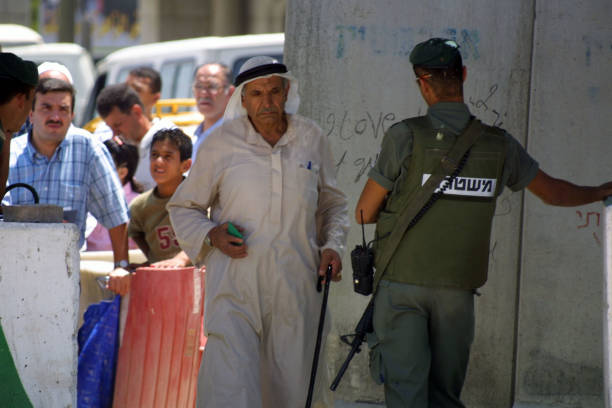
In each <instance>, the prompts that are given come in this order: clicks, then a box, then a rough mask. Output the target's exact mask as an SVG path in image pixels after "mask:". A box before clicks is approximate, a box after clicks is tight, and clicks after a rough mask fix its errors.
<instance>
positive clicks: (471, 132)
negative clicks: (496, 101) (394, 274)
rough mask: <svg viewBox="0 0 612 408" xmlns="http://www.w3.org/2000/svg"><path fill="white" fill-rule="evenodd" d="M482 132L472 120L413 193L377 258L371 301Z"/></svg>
mask: <svg viewBox="0 0 612 408" xmlns="http://www.w3.org/2000/svg"><path fill="white" fill-rule="evenodd" d="M482 132H483V127H482V123H481V122H480V121H479V120H478V119H476V118H472V119H471V121H470V123H469V124H468V126H467V127H466V129H465V130H464V131H463V133H461V135H459V137H457V140H456V141H455V144H453V147H452V148H451V149H450V150H449V151H448V153H447V154H446V155H445V156H444V157H442V159H441V160H440V162H439V163H438V165H437V166H436V169H435V170H434V171H433V172H432V175H431V176H430V177H429V179H428V180H427V181H426V182H425V184H423V186H422V187H421V188H420V189H417V190H416V191H415V192H414V194H413V196H412V198H411V199H410V200H409V202H408V205H406V207H404V209H403V210H402V211H401V213H400V214H399V216H398V219H397V224H396V226H395V228H393V230H392V231H391V233H390V236H389V238H388V240H387V243H386V244H385V245H384V247H383V248H382V254H380V262H379V264H378V265H377V269H378V270H380V273H378V274H377V276H376V279H375V280H374V291H373V296H372V298H374V295H376V291H377V289H378V284H379V283H380V280H381V279H382V276H383V275H384V273H385V271H386V269H387V266H388V265H389V261H391V258H392V256H393V254H394V253H395V251H396V250H397V247H398V246H399V244H400V242H401V240H402V238H403V237H404V235H405V234H406V232H407V231H408V230H409V229H410V228H412V227H413V226H414V225H415V224H416V223H417V221H418V220H419V219H421V218H422V217H423V215H425V212H426V211H427V210H429V208H431V206H432V205H433V203H434V202H435V201H436V200H437V199H438V197H439V196H440V195H441V194H442V192H443V191H444V189H445V187H442V186H440V183H441V182H442V180H444V179H446V178H447V177H449V176H450V177H451V178H450V179H447V182H446V184H445V186H448V185H450V183H451V182H452V180H453V179H454V178H455V177H457V175H458V174H459V173H460V172H461V170H462V168H463V165H464V164H465V161H466V160H467V156H468V155H469V150H470V148H471V147H472V146H473V145H474V143H476V141H477V140H478V138H479V137H480V135H481V134H482ZM438 187H440V190H439V191H436V189H438Z"/></svg>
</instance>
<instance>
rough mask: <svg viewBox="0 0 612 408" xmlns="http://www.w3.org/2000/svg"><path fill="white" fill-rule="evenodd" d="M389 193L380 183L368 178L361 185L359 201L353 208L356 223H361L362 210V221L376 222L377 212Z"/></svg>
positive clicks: (367, 222) (366, 222)
mask: <svg viewBox="0 0 612 408" xmlns="http://www.w3.org/2000/svg"><path fill="white" fill-rule="evenodd" d="M388 193H389V190H387V189H385V188H384V187H382V186H381V185H380V184H378V183H377V182H375V181H374V180H372V179H371V178H369V179H368V181H367V182H366V185H365V186H364V187H363V191H362V192H361V196H360V197H359V202H358V203H357V207H356V208H355V220H357V223H358V224H361V215H362V214H361V212H362V211H363V223H364V224H370V223H373V222H376V220H377V219H378V213H379V212H380V209H381V208H382V206H383V203H384V201H385V197H386V196H387V194H388Z"/></svg>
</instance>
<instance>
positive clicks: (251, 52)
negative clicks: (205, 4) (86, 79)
mask: <svg viewBox="0 0 612 408" xmlns="http://www.w3.org/2000/svg"><path fill="white" fill-rule="evenodd" d="M284 41H285V35H284V34H283V33H278V34H252V35H240V36H231V37H200V38H192V39H187V40H176V41H166V42H159V43H153V44H145V45H136V46H132V47H126V48H122V49H120V50H118V51H115V52H112V53H110V54H109V55H107V56H106V57H105V58H104V59H102V60H101V61H100V62H99V63H98V64H97V71H98V77H97V79H96V82H95V85H94V89H93V91H92V93H91V96H90V98H89V104H88V106H87V114H86V115H87V118H89V119H91V118H93V117H94V116H95V115H96V111H95V102H96V98H97V96H98V94H99V93H100V91H101V90H102V88H104V87H105V86H106V85H111V84H116V83H121V82H123V81H125V79H126V78H127V75H128V73H129V72H130V70H132V69H134V68H136V67H140V66H148V67H151V68H153V69H155V70H157V71H159V73H160V75H161V78H162V91H161V98H162V99H170V98H192V97H193V94H192V92H191V83H192V81H193V75H194V73H195V69H196V68H197V67H198V66H199V65H201V64H204V63H207V62H222V63H224V64H226V65H227V66H228V67H229V68H230V69H231V71H232V73H233V75H234V77H235V76H236V75H237V73H238V70H239V69H240V67H241V66H242V64H243V63H244V61H246V60H247V59H249V58H251V57H253V56H256V55H269V56H271V57H274V58H276V59H278V60H279V61H282V58H283V45H284ZM82 124H83V123H82Z"/></svg>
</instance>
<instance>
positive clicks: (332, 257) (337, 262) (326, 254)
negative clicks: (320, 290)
mask: <svg viewBox="0 0 612 408" xmlns="http://www.w3.org/2000/svg"><path fill="white" fill-rule="evenodd" d="M327 265H331V266H332V281H334V282H338V281H339V280H341V279H342V260H341V259H340V255H338V253H337V252H336V251H334V250H333V249H330V248H327V249H324V250H323V253H322V254H321V263H320V264H319V275H320V276H322V277H323V281H322V284H325V272H326V271H327Z"/></svg>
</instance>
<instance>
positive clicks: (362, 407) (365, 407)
mask: <svg viewBox="0 0 612 408" xmlns="http://www.w3.org/2000/svg"><path fill="white" fill-rule="evenodd" d="M384 406H385V405H384V404H369V403H359V402H346V401H336V403H335V404H334V408H380V407H384Z"/></svg>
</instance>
